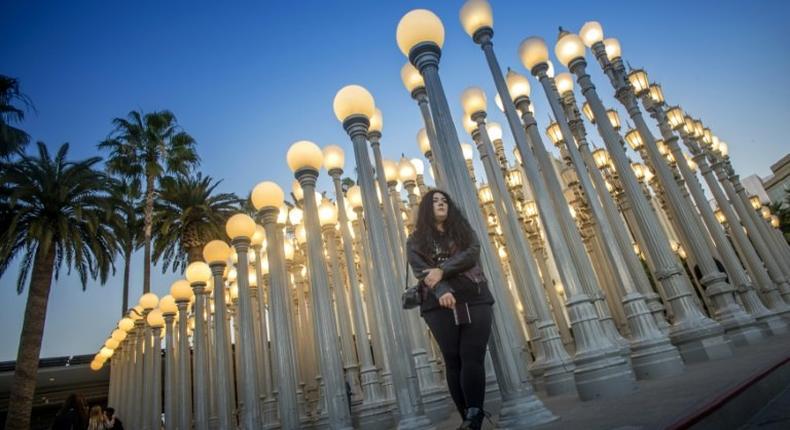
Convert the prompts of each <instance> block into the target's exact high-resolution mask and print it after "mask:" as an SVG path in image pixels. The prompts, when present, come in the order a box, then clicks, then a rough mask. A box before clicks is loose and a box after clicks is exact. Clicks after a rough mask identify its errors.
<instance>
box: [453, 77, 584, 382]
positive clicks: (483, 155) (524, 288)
mask: <svg viewBox="0 0 790 430" xmlns="http://www.w3.org/2000/svg"><path fill="white" fill-rule="evenodd" d="M461 103H462V106H463V108H464V111H465V113H466V115H469V116H470V117H471V118H472V119H473V120H474V121H475V123H476V125H477V127H476V128H475V129H474V130H472V138H473V139H474V141H475V143H476V144H477V149H478V153H479V154H480V161H481V163H482V164H483V167H484V168H485V171H486V177H487V178H488V181H489V184H490V185H489V187H486V188H484V189H481V192H480V198H481V201H482V202H483V204H484V205H486V203H488V202H490V203H493V206H494V209H495V211H496V215H497V218H498V219H499V221H500V224H501V227H502V229H503V232H504V235H505V240H506V242H507V243H508V245H509V246H511V247H512V248H511V249H512V250H513V253H512V254H513V257H512V258H511V259H510V260H509V261H510V268H511V273H512V276H513V280H514V284H515V286H516V291H517V292H518V295H519V299H520V300H521V302H522V303H525V304H527V307H528V309H530V310H531V311H534V312H536V314H537V315H536V316H535V317H532V316H530V317H528V320H527V327H528V331H529V332H530V338H531V339H532V340H533V341H535V344H536V346H538V348H536V358H535V362H534V363H533V365H532V368H531V369H530V370H531V371H532V372H534V374H535V375H536V376H538V377H543V379H544V380H545V382H544V384H545V386H546V391H547V392H548V393H549V394H550V395H555V394H561V393H564V392H569V391H571V392H572V391H573V390H574V383H573V372H574V365H573V363H572V360H571V358H570V356H569V355H568V354H567V352H566V351H565V348H564V347H563V345H562V342H561V340H560V336H559V331H558V329H557V326H556V324H555V323H554V321H553V320H552V316H551V312H550V311H549V308H548V305H547V303H546V300H545V297H544V295H543V291H542V283H541V280H540V277H539V275H538V273H539V272H538V268H537V266H536V265H535V258H534V256H533V254H532V250H531V249H530V247H529V243H528V242H527V238H526V237H525V236H524V231H523V230H522V228H521V226H520V225H519V220H518V218H517V216H516V214H517V213H518V212H517V210H516V207H515V204H514V203H513V200H512V199H511V197H510V194H509V193H508V191H507V185H506V183H505V176H504V174H503V172H502V169H501V168H498V167H499V166H498V165H497V164H496V161H494V158H493V157H494V156H495V155H494V148H493V146H492V144H491V140H490V138H489V135H488V128H487V127H486V123H485V118H486V111H485V108H486V103H485V94H484V93H483V91H482V90H480V89H479V88H474V87H473V88H470V89H467V90H466V91H465V92H464V95H463V96H462V97H461ZM500 137H501V135H500ZM533 318H534V319H536V320H537V321H534V320H533ZM536 328H537V330H538V331H537V332H536Z"/></svg>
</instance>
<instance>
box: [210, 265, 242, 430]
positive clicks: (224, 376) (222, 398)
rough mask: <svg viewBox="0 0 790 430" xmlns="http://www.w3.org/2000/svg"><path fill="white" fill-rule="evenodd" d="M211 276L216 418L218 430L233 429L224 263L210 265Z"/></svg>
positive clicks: (232, 396) (232, 393) (233, 397)
mask: <svg viewBox="0 0 790 430" xmlns="http://www.w3.org/2000/svg"><path fill="white" fill-rule="evenodd" d="M209 266H210V267H211V274H212V276H213V278H214V362H213V363H212V364H213V365H214V374H215V375H216V386H215V387H214V391H215V392H216V397H217V400H218V402H217V418H218V425H219V428H233V426H235V425H236V424H235V419H234V417H233V410H234V407H235V401H234V399H235V389H234V387H233V368H232V366H233V364H232V358H231V351H230V349H229V348H228V345H229V342H230V334H229V333H228V325H227V322H226V321H227V315H226V314H227V305H226V303H225V281H223V279H222V274H223V273H224V271H225V263H212V264H210V265H209Z"/></svg>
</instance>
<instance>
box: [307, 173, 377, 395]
mask: <svg viewBox="0 0 790 430" xmlns="http://www.w3.org/2000/svg"><path fill="white" fill-rule="evenodd" d="M385 161H386V160H385ZM318 220H319V223H320V224H321V233H322V235H323V238H324V244H325V247H326V250H327V254H328V257H329V258H328V260H329V265H330V266H331V267H332V285H333V286H334V293H335V303H336V305H337V309H349V308H350V307H349V305H348V298H347V296H346V287H345V285H346V283H345V279H343V271H342V270H341V269H340V258H338V255H337V248H338V243H337V230H336V229H335V226H337V221H338V209H337V207H336V206H335V205H334V204H333V203H332V202H331V201H329V199H324V200H323V201H322V202H321V204H320V205H319V206H318ZM349 318H350V315H349V313H348V312H341V313H340V315H338V316H337V321H338V324H337V325H338V329H339V332H340V333H339V335H340V346H341V349H342V351H343V355H342V356H343V370H344V371H345V372H344V373H345V380H346V383H347V384H348V386H349V387H350V388H351V400H352V402H357V401H360V400H362V393H361V388H360V368H359V362H358V361H357V352H356V351H355V349H354V343H353V334H352V332H351V320H350V319H349Z"/></svg>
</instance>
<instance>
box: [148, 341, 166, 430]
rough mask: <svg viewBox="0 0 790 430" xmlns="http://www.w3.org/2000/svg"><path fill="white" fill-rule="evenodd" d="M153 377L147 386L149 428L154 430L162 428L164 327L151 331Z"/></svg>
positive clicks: (149, 379)
mask: <svg viewBox="0 0 790 430" xmlns="http://www.w3.org/2000/svg"><path fill="white" fill-rule="evenodd" d="M151 340H152V342H151V377H150V378H148V379H146V384H149V383H150V385H151V391H152V392H151V398H150V399H148V402H149V403H150V404H151V406H150V408H151V409H150V410H149V412H150V415H149V417H148V419H149V421H148V422H149V423H150V424H149V426H150V428H151V429H152V430H159V429H161V428H162V327H154V328H153V329H152V330H151Z"/></svg>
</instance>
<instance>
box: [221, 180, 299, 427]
mask: <svg viewBox="0 0 790 430" xmlns="http://www.w3.org/2000/svg"><path fill="white" fill-rule="evenodd" d="M310 195H311V196H312V194H310ZM225 233H226V234H227V235H228V237H230V238H231V243H232V244H233V247H234V248H235V250H236V254H237V256H238V263H237V264H236V271H237V276H236V283H237V289H238V293H237V294H238V302H239V306H238V310H237V312H238V313H237V317H238V324H239V334H240V338H239V339H240V341H237V342H236V348H237V349H236V354H237V355H239V356H240V364H241V374H242V375H244V378H245V380H246V381H247V382H246V383H245V384H242V385H243V387H242V388H241V389H240V390H239V393H238V394H239V416H240V418H239V421H240V425H242V426H243V427H244V428H250V429H252V428H259V427H260V426H261V425H263V423H262V420H261V407H260V404H259V391H258V389H259V387H258V373H257V372H258V368H257V361H256V357H255V345H254V343H253V339H254V336H255V331H254V327H253V324H254V321H253V308H252V298H251V297H250V286H249V278H250V273H249V263H248V261H247V250H248V249H249V247H250V238H251V237H252V235H253V234H255V221H253V219H252V218H250V217H249V216H248V215H246V214H243V213H238V214H235V215H233V216H231V217H230V218H228V221H227V222H226V223H225Z"/></svg>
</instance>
